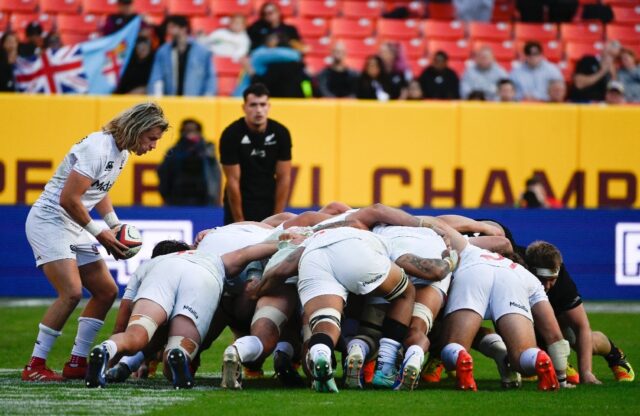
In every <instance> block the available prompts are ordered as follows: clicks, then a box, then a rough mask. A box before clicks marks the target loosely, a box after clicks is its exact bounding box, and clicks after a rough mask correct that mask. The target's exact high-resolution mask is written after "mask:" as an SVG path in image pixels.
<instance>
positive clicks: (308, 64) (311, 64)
mask: <svg viewBox="0 0 640 416" xmlns="http://www.w3.org/2000/svg"><path fill="white" fill-rule="evenodd" d="M330 62H331V58H329V57H328V56H325V57H322V56H306V57H305V58H304V64H305V68H307V72H309V74H311V75H313V76H315V75H317V74H318V73H320V71H322V70H323V69H324V68H325V67H326V66H327V65H329V63H330Z"/></svg>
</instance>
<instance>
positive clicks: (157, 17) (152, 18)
mask: <svg viewBox="0 0 640 416" xmlns="http://www.w3.org/2000/svg"><path fill="white" fill-rule="evenodd" d="M165 17H166V13H162V14H149V13H145V14H144V20H145V22H149V23H151V24H152V25H156V26H160V25H161V24H162V22H164V19H165Z"/></svg>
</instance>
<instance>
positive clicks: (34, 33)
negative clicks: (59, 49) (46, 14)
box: [18, 22, 44, 58]
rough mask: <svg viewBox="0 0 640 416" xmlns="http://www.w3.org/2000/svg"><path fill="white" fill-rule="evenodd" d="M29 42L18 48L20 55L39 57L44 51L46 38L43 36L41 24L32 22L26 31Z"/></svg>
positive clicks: (21, 44)
mask: <svg viewBox="0 0 640 416" xmlns="http://www.w3.org/2000/svg"><path fill="white" fill-rule="evenodd" d="M25 34H26V36H27V41H26V42H24V43H20V45H19V46H18V55H20V56H22V57H24V58H30V57H32V56H34V55H39V54H40V52H41V51H42V49H44V37H43V36H42V25H40V23H39V22H31V23H29V24H28V25H27V27H26V29H25Z"/></svg>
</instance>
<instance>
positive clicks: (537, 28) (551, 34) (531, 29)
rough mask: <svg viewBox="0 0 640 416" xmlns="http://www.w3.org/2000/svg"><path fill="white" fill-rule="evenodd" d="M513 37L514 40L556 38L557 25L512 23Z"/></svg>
mask: <svg viewBox="0 0 640 416" xmlns="http://www.w3.org/2000/svg"><path fill="white" fill-rule="evenodd" d="M514 37H515V39H516V40H524V41H526V40H537V41H538V42H542V41H545V40H556V39H558V26H556V25H555V24H553V23H544V24H538V23H519V22H518V23H516V24H515V25H514Z"/></svg>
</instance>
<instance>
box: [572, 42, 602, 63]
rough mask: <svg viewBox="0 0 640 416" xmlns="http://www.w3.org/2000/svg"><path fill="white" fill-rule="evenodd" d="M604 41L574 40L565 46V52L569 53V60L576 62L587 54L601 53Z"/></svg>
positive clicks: (595, 54) (596, 54)
mask: <svg viewBox="0 0 640 416" xmlns="http://www.w3.org/2000/svg"><path fill="white" fill-rule="evenodd" d="M602 46H603V45H602V42H590V43H585V42H573V43H567V45H566V47H565V53H566V55H567V60H568V61H571V62H576V61H578V60H580V58H582V57H583V56H585V55H594V56H598V55H600V51H602Z"/></svg>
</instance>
